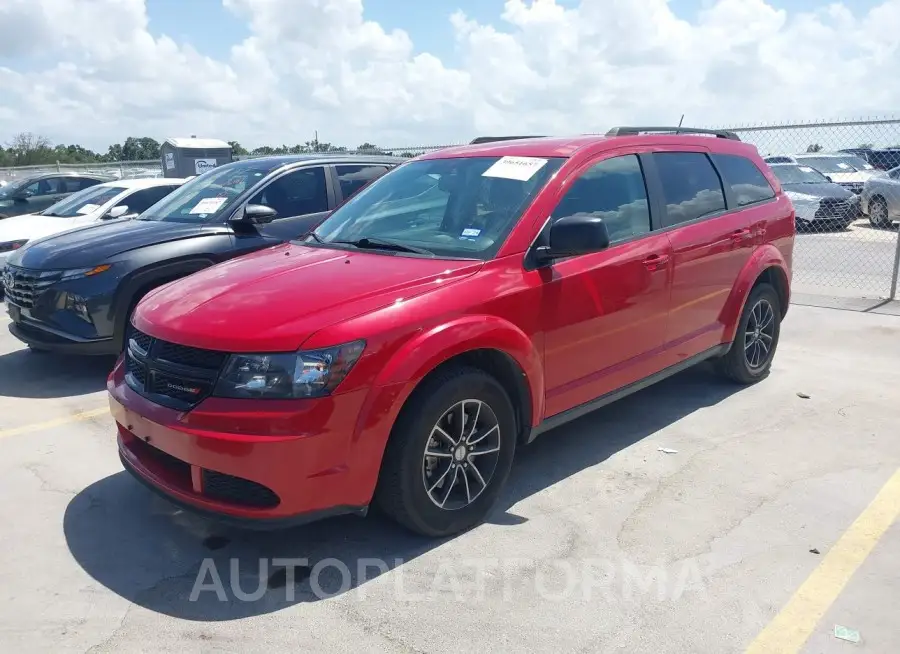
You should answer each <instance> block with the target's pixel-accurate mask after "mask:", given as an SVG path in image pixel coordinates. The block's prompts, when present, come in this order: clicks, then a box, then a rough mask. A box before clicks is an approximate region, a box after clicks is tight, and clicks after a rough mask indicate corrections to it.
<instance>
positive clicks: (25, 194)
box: [12, 191, 34, 202]
mask: <svg viewBox="0 0 900 654" xmlns="http://www.w3.org/2000/svg"><path fill="white" fill-rule="evenodd" d="M32 195H34V193H32V192H31V191H19V192H18V193H16V194H15V195H13V196H12V199H13V200H15V201H16V202H25V200H27V199H28V198H30V197H31V196H32Z"/></svg>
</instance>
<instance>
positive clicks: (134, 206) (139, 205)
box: [119, 186, 178, 213]
mask: <svg viewBox="0 0 900 654" xmlns="http://www.w3.org/2000/svg"><path fill="white" fill-rule="evenodd" d="M176 188H178V187H177V186H153V187H151V188H145V189H142V190H140V191H135V192H134V193H132V194H131V195H129V196H128V197H127V198H125V199H124V200H122V201H120V202H119V204H124V205H126V206H127V207H128V213H144V212H145V211H146V210H147V209H149V208H150V207H152V206H153V205H154V204H156V203H157V202H159V201H160V200H162V199H163V198H164V197H166V196H167V195H168V194H169V193H171V192H172V191H174V190H175V189H176Z"/></svg>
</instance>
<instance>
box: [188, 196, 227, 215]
mask: <svg viewBox="0 0 900 654" xmlns="http://www.w3.org/2000/svg"><path fill="white" fill-rule="evenodd" d="M227 200H228V198H203V199H202V200H200V202H198V203H197V205H196V206H195V207H194V208H193V209H191V211H190V213H215V212H217V211H218V210H219V208H220V207H221V206H222V205H223V204H225V202H226V201H227Z"/></svg>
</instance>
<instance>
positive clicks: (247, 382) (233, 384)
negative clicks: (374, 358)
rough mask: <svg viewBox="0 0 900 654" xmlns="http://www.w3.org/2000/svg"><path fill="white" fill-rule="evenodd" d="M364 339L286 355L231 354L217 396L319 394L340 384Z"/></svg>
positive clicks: (288, 396) (290, 396) (303, 396)
mask: <svg viewBox="0 0 900 654" xmlns="http://www.w3.org/2000/svg"><path fill="white" fill-rule="evenodd" d="M365 346H366V342H365V341H354V342H352V343H346V344H344V345H337V346H335V347H328V348H323V349H321V350H307V351H305V352H304V351H301V352H294V353H285V354H232V355H231V356H230V357H229V358H228V362H227V363H226V364H225V370H224V371H223V372H222V374H221V375H220V376H219V381H218V383H217V384H216V390H215V391H214V392H213V395H216V396H218V397H233V398H257V399H282V400H283V399H292V398H306V397H322V396H323V395H328V394H329V393H331V392H332V391H333V390H334V389H335V388H336V387H337V385H338V384H340V383H341V382H342V381H343V380H344V378H345V377H346V376H347V374H348V373H349V372H350V369H351V368H353V365H354V364H355V363H356V362H357V360H358V359H359V357H360V356H361V355H362V352H363V349H365Z"/></svg>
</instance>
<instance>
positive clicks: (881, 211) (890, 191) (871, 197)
mask: <svg viewBox="0 0 900 654" xmlns="http://www.w3.org/2000/svg"><path fill="white" fill-rule="evenodd" d="M860 206H861V208H862V210H863V212H865V213H866V214H868V216H869V222H871V223H872V226H873V227H890V226H891V225H892V224H893V223H895V222H897V221H898V220H900V167H897V168H894V169H893V170H889V171H887V172H885V173H883V174H882V175H878V176H877V177H872V178H871V179H870V180H868V181H867V182H866V185H865V186H864V187H863V192H862V196H861V202H860Z"/></svg>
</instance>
